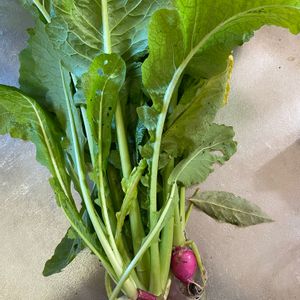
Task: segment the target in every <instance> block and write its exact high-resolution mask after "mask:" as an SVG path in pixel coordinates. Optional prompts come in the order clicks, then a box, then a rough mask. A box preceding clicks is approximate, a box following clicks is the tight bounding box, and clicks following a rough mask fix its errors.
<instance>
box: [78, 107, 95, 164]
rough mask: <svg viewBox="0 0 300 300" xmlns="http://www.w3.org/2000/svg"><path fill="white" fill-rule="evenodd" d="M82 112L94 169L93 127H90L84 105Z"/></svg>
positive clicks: (81, 108)
mask: <svg viewBox="0 0 300 300" xmlns="http://www.w3.org/2000/svg"><path fill="white" fill-rule="evenodd" d="M80 110H81V115H82V120H83V124H84V128H85V132H86V138H87V142H88V146H89V151H90V156H91V161H92V165H93V167H95V153H94V140H93V137H92V131H91V126H90V123H89V120H88V117H87V112H86V108H85V107H84V106H83V105H81V106H80Z"/></svg>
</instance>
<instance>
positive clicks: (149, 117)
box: [137, 106, 158, 130]
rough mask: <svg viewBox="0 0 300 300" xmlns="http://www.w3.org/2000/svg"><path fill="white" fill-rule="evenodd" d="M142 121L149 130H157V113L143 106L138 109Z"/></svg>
mask: <svg viewBox="0 0 300 300" xmlns="http://www.w3.org/2000/svg"><path fill="white" fill-rule="evenodd" d="M137 113H138V116H139V119H140V121H141V122H142V124H143V125H144V126H145V127H146V128H147V129H148V130H155V128H156V124H157V117H158V114H157V111H156V110H155V109H153V108H152V107H149V106H141V107H138V108H137Z"/></svg>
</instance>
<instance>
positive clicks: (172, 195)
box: [109, 183, 177, 300]
mask: <svg viewBox="0 0 300 300" xmlns="http://www.w3.org/2000/svg"><path fill="white" fill-rule="evenodd" d="M176 191H177V186H176V183H174V184H173V185H172V189H171V192H170V196H169V199H168V201H167V203H166V205H165V206H164V208H163V209H162V212H161V215H160V217H159V219H158V221H157V223H156V224H155V226H154V228H153V229H152V230H151V231H150V233H149V234H148V235H147V237H146V239H145V240H144V242H143V244H142V246H141V248H140V249H139V251H138V253H137V254H136V255H135V257H134V258H133V259H132V261H131V262H130V264H129V265H128V266H127V268H126V270H125V271H124V272H123V274H122V276H121V278H120V279H119V281H118V283H117V285H116V287H115V289H114V290H113V293H112V295H111V297H110V298H109V300H115V298H117V296H118V294H119V292H120V291H121V289H122V286H123V284H124V282H125V281H126V279H127V278H128V276H130V273H131V272H132V270H133V269H134V268H135V266H136V265H137V263H138V262H139V260H140V259H141V257H142V256H143V255H144V253H145V252H146V251H147V249H148V248H149V246H150V245H151V243H152V242H153V240H154V239H155V238H157V236H158V234H159V232H160V230H161V228H162V226H163V223H164V222H165V220H166V217H167V215H168V214H169V213H170V211H171V209H172V206H173V205H174V201H175V199H176V197H175V192H176Z"/></svg>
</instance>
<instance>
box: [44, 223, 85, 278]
mask: <svg viewBox="0 0 300 300" xmlns="http://www.w3.org/2000/svg"><path fill="white" fill-rule="evenodd" d="M84 248H85V244H84V243H83V241H82V239H81V238H80V237H79V236H78V234H77V233H76V232H75V231H74V230H73V229H72V228H69V229H68V231H67V233H66V235H65V236H64V237H63V239H62V240H61V242H60V243H59V244H58V246H57V247H56V249H55V251H54V254H53V256H52V257H51V258H50V259H49V260H48V261H47V262H46V264H45V267H44V270H43V275H44V276H50V275H53V274H55V273H59V272H61V271H62V270H63V269H64V268H65V267H66V266H68V265H69V264H70V263H71V262H72V261H73V259H74V258H75V257H76V256H77V254H78V253H79V252H80V251H81V250H83V249H84Z"/></svg>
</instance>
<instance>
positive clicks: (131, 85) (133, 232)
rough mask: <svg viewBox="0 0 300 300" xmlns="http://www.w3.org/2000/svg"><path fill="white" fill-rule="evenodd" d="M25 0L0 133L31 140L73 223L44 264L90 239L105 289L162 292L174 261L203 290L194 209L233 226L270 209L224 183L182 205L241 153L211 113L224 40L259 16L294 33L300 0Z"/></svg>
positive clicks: (258, 23)
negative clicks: (191, 225)
mask: <svg viewBox="0 0 300 300" xmlns="http://www.w3.org/2000/svg"><path fill="white" fill-rule="evenodd" d="M21 2H22V4H24V7H26V9H29V10H30V11H31V12H32V14H33V16H34V18H35V25H34V28H32V29H30V30H29V34H30V37H29V40H28V45H27V47H26V48H25V49H24V50H23V51H22V52H21V54H20V78H19V83H20V88H19V89H16V88H14V87H9V86H4V85H1V86H0V134H7V133H9V134H10V135H11V136H12V137H13V138H20V139H23V140H26V141H31V142H33V143H34V144H35V146H36V150H37V156H36V158H37V160H38V161H39V162H40V163H41V164H42V165H44V166H45V167H47V168H48V169H49V171H50V173H51V176H52V177H51V179H50V184H51V186H52V188H53V191H54V193H55V196H56V199H57V204H58V206H59V207H60V208H61V209H62V211H63V212H64V214H65V216H66V218H67V220H68V221H69V223H70V228H69V229H68V231H67V233H66V235H65V236H64V237H63V239H62V241H61V243H60V244H59V245H58V246H57V248H56V249H55V251H54V254H53V256H52V257H51V258H50V259H49V260H48V261H47V262H46V264H45V269H44V271H43V274H44V275H45V276H49V275H52V274H54V273H57V272H61V271H62V270H63V269H64V268H65V267H67V266H68V264H69V263H71V261H72V260H73V259H75V258H76V255H77V254H78V253H79V252H80V251H82V250H83V249H85V248H88V249H89V250H90V251H91V252H92V253H93V254H94V255H95V256H96V257H97V258H98V259H99V262H101V265H102V266H103V268H104V269H105V272H106V280H105V286H106V290H107V297H108V298H109V299H110V300H113V299H118V297H122V299H124V297H126V298H128V299H132V300H136V299H139V300H148V299H157V298H158V297H163V298H164V299H167V296H168V293H169V287H170V280H171V279H172V272H171V265H172V271H173V273H174V275H175V276H176V277H177V278H179V279H180V280H181V281H183V282H184V283H185V284H186V285H187V291H188V294H190V295H196V294H201V293H202V292H203V290H204V289H205V284H206V281H207V274H206V271H205V268H204V266H203V262H202V259H201V256H200V253H199V250H198V249H197V246H196V245H195V243H194V242H193V241H190V240H186V234H185V229H186V224H187V220H188V217H189V215H190V212H191V210H192V209H193V207H198V208H199V209H200V210H201V211H203V212H204V213H206V214H207V215H209V216H211V217H213V218H214V219H216V220H218V221H221V222H228V223H231V224H233V225H236V226H249V225H255V224H259V223H265V222H270V221H272V220H271V218H270V217H268V216H267V215H266V214H265V213H264V212H262V211H261V210H260V209H259V208H258V207H257V206H255V205H253V204H251V203H249V202H248V201H247V200H245V199H243V198H241V197H237V196H235V195H233V194H231V193H226V192H215V191H205V192H202V191H196V193H195V194H194V196H193V197H192V198H191V200H190V201H189V203H188V204H187V203H186V196H185V192H186V189H187V188H189V187H191V186H193V185H195V184H201V183H202V182H204V181H205V180H206V178H207V177H208V176H209V175H210V173H212V172H213V170H214V167H215V165H216V164H219V165H222V164H224V163H225V162H226V161H228V160H229V159H230V158H231V156H232V155H233V154H234V153H235V152H236V147H237V143H236V142H235V141H234V131H233V128H232V127H229V126H225V125H222V124H216V123H215V122H214V120H215V116H216V114H217V112H218V111H219V110H220V109H221V108H222V107H223V106H224V105H226V103H227V101H228V95H229V91H230V77H231V73H232V68H233V57H232V56H231V53H232V50H233V49H234V48H235V47H237V46H240V45H242V44H243V43H244V42H246V41H248V40H249V39H250V38H251V37H252V36H253V33H254V32H255V30H258V29H259V28H260V27H262V26H263V25H277V26H282V27H285V28H288V29H289V30H290V31H291V32H292V33H294V34H297V33H299V31H300V26H299V24H300V0H255V1H249V0H236V1H232V0H214V1H213V0H206V1H204V0H174V1H170V0H156V1H150V0H145V1H140V0H132V1H120V0H115V1H107V0H97V1H96V0H72V1H71V0H51V1H49V0H48V1H39V0H22V1H21ZM71 187H72V188H71ZM73 187H74V189H75V190H76V191H77V192H78V194H79V196H80V198H81V204H80V207H79V208H78V205H77V203H75V200H74V189H73ZM174 247H180V248H176V250H175V252H174V253H173V256H172V249H173V248H174ZM171 261H172V263H171ZM196 269H198V271H199V272H197V273H196ZM195 274H200V276H198V277H199V278H198V277H197V276H196V275H195Z"/></svg>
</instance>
